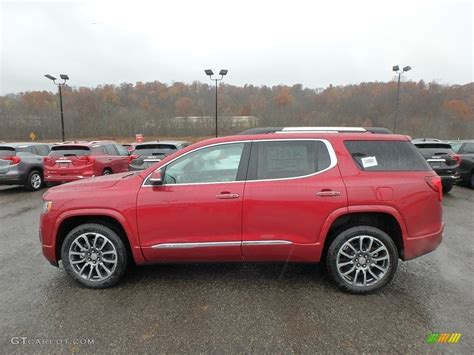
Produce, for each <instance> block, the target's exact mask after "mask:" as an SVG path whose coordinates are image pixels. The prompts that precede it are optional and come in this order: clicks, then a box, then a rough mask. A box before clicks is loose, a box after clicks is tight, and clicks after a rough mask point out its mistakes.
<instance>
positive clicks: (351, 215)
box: [320, 206, 407, 261]
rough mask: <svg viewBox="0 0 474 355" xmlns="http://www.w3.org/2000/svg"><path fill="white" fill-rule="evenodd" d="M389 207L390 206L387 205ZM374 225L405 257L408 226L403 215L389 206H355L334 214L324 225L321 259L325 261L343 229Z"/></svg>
mask: <svg viewBox="0 0 474 355" xmlns="http://www.w3.org/2000/svg"><path fill="white" fill-rule="evenodd" d="M387 207H388V206H387ZM363 225H367V226H372V227H376V228H378V229H380V230H382V231H384V232H385V233H387V234H388V235H389V236H390V238H392V240H393V241H394V242H395V245H396V246H397V250H398V254H399V256H400V258H401V259H404V239H405V238H406V234H407V231H406V226H405V224H404V222H403V219H402V217H401V215H400V214H399V213H398V211H396V210H393V211H392V210H391V208H390V207H388V208H377V209H364V208H360V207H357V208H353V209H351V208H350V207H349V209H347V211H346V212H345V213H344V212H339V213H337V214H336V215H332V218H330V220H328V221H327V222H326V224H325V226H324V227H323V233H324V234H323V236H322V237H323V238H322V239H321V242H322V245H323V247H322V249H321V255H320V260H321V261H324V260H325V258H326V255H327V251H328V248H329V246H330V245H331V242H332V241H333V240H334V239H335V238H336V236H337V235H338V234H339V233H341V232H342V231H343V230H345V229H348V228H351V227H356V226H363Z"/></svg>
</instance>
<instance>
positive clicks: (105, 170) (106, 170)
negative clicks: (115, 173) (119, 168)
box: [102, 168, 112, 175]
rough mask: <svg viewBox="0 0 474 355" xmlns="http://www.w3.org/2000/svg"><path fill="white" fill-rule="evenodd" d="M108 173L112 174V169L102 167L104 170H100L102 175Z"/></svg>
mask: <svg viewBox="0 0 474 355" xmlns="http://www.w3.org/2000/svg"><path fill="white" fill-rule="evenodd" d="M110 174H112V170H110V169H109V168H107V169H104V171H103V172H102V175H110Z"/></svg>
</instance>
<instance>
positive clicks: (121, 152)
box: [115, 144, 128, 156]
mask: <svg viewBox="0 0 474 355" xmlns="http://www.w3.org/2000/svg"><path fill="white" fill-rule="evenodd" d="M115 149H117V151H118V153H119V155H121V156H124V155H128V150H127V149H126V148H124V147H123V146H121V145H120V144H116V145H115Z"/></svg>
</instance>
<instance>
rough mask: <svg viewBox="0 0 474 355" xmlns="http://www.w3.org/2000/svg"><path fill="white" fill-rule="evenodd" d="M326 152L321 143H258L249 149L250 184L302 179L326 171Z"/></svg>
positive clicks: (328, 159)
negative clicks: (272, 180)
mask: <svg viewBox="0 0 474 355" xmlns="http://www.w3.org/2000/svg"><path fill="white" fill-rule="evenodd" d="M330 164H331V159H330V156H329V152H328V149H327V147H326V145H325V144H324V143H323V142H320V141H278V142H257V143H254V144H253V145H252V158H251V166H252V168H251V172H250V176H249V179H250V180H254V179H257V180H265V179H281V178H291V177H298V176H305V175H310V174H313V173H316V172H318V171H321V170H324V169H326V168H328V167H329V166H330Z"/></svg>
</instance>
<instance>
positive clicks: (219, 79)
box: [204, 69, 227, 137]
mask: <svg viewBox="0 0 474 355" xmlns="http://www.w3.org/2000/svg"><path fill="white" fill-rule="evenodd" d="M204 73H206V75H209V78H210V79H211V80H214V81H215V82H216V137H217V82H218V81H221V80H222V78H224V75H227V69H221V71H220V72H219V75H220V76H221V77H220V78H213V77H212V76H213V75H214V72H213V71H212V70H211V69H206V70H204Z"/></svg>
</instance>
